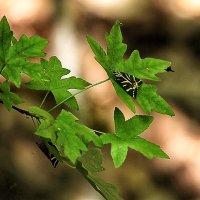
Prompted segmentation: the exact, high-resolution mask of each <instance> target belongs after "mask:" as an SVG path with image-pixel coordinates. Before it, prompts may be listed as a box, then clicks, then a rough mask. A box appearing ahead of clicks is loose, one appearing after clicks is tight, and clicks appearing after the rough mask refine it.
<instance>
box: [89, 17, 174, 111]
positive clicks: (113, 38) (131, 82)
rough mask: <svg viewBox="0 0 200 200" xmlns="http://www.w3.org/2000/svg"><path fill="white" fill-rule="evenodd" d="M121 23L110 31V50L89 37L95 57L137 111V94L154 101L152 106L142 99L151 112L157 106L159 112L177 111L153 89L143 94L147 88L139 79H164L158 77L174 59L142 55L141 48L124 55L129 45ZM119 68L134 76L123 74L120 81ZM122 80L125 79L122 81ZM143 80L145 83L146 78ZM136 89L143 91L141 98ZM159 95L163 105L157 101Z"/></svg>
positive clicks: (116, 89) (120, 70) (115, 86)
mask: <svg viewBox="0 0 200 200" xmlns="http://www.w3.org/2000/svg"><path fill="white" fill-rule="evenodd" d="M120 25H121V24H120V22H119V21H116V22H115V24H114V25H113V27H112V29H111V31H110V33H108V34H106V44H107V52H105V51H104V50H103V48H102V47H101V46H100V45H99V44H98V42H96V41H95V40H94V39H93V38H91V37H89V36H88V37H87V39H88V43H89V45H90V47H91V49H92V50H93V52H94V54H95V59H96V60H97V62H99V64H101V65H102V67H103V68H104V69H105V71H106V72H107V74H108V76H109V78H110V81H111V82H112V84H113V86H114V88H115V91H116V93H117V95H118V96H119V97H120V98H121V100H122V101H123V102H124V103H125V104H126V105H127V106H128V108H129V109H130V110H131V111H133V112H135V105H134V103H133V98H136V100H137V99H138V101H140V102H141V99H145V98H147V99H149V100H150V99H151V101H152V103H151V104H149V106H148V108H146V109H145V108H144V106H143V105H142V103H139V104H140V106H141V108H142V109H143V111H144V112H146V113H147V114H150V112H148V111H149V110H150V111H152V110H154V111H156V112H159V113H163V114H168V115H174V113H173V111H172V109H171V108H170V106H169V105H168V104H167V102H166V101H164V99H162V98H161V97H160V96H159V95H157V94H156V93H155V92H154V91H153V90H150V91H149V93H145V94H144V95H143V90H142V89H141V87H139V85H138V82H139V81H140V82H141V80H140V79H142V81H143V79H147V80H153V81H159V80H160V79H159V78H158V77H157V74H158V73H161V72H166V71H167V70H166V69H168V68H169V66H170V65H171V63H170V62H168V61H165V60H160V59H155V58H144V59H142V58H141V57H140V55H139V52H138V51H137V50H134V51H133V52H132V54H131V55H130V57H129V58H128V59H124V58H123V56H124V53H125V51H126V48H127V47H126V44H124V43H123V42H122V39H123V38H122V33H121V29H120ZM117 72H120V73H124V76H125V75H128V76H129V77H130V78H129V79H127V77H125V78H124V77H121V79H120V78H119V79H118V81H117V80H116V75H115V74H116V73H117ZM136 80H137V81H136ZM119 81H121V84H120V83H119ZM140 84H142V82H141V83H140ZM143 88H144V87H143ZM135 90H137V91H138V92H140V98H137V96H136V95H137V91H135ZM140 90H142V91H140ZM128 91H133V95H130V93H128ZM147 96H148V97H147ZM152 96H154V98H151V97H152ZM139 99H140V100H139ZM158 99H159V102H160V103H161V105H158V104H157V103H158ZM163 105H164V106H163ZM161 107H162V108H164V110H161Z"/></svg>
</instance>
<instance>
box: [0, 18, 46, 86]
mask: <svg viewBox="0 0 200 200" xmlns="http://www.w3.org/2000/svg"><path fill="white" fill-rule="evenodd" d="M46 45H47V40H45V39H43V38H41V37H39V36H32V37H30V38H28V37H27V36H26V35H22V36H21V37H20V39H19V41H17V40H16V39H15V38H14V37H13V33H12V31H11V30H10V26H9V24H8V21H7V19H6V17H3V18H2V20H1V21H0V72H1V74H2V75H3V76H4V77H5V78H6V79H7V80H10V81H12V82H13V83H14V84H15V85H16V86H17V87H19V86H20V84H21V73H26V74H28V75H29V76H30V77H32V76H40V64H37V63H32V62H30V61H28V60H27V59H28V58H34V57H43V56H45V53H44V52H43V50H44V49H45V47H46Z"/></svg>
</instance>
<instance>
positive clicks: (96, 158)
mask: <svg viewBox="0 0 200 200" xmlns="http://www.w3.org/2000/svg"><path fill="white" fill-rule="evenodd" d="M79 161H80V162H81V163H82V166H83V167H84V168H85V169H86V170H87V171H89V172H90V173H96V172H101V171H103V170H104V168H103V166H102V161H103V157H102V153H101V150H100V149H97V148H90V149H89V151H87V152H84V153H83V155H82V156H81V157H80V158H79Z"/></svg>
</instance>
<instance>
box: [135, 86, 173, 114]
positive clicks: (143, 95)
mask: <svg viewBox="0 0 200 200" xmlns="http://www.w3.org/2000/svg"><path fill="white" fill-rule="evenodd" d="M156 91H157V88H156V86H153V85H150V84H143V85H142V86H141V87H140V89H139V90H138V95H137V97H136V100H137V102H138V104H139V105H140V106H141V108H142V110H143V111H144V112H145V113H147V114H150V113H151V111H152V110H154V111H156V112H158V113H162V114H167V115H170V116H174V115H175V114H174V112H173V110H172V109H171V108H170V106H169V105H168V103H167V102H166V101H165V100H164V99H163V98H162V97H161V96H159V95H157V93H156Z"/></svg>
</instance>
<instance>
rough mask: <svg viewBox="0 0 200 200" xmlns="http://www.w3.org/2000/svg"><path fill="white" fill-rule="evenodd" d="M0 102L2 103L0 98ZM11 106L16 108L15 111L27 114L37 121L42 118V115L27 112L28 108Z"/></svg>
mask: <svg viewBox="0 0 200 200" xmlns="http://www.w3.org/2000/svg"><path fill="white" fill-rule="evenodd" d="M0 103H1V104H3V101H2V100H0ZM12 108H13V109H14V110H16V111H17V112H19V113H21V114H22V115H26V116H29V117H31V118H35V119H37V120H38V121H40V119H42V116H38V115H35V114H34V113H31V112H29V111H28V110H24V109H21V108H18V107H16V106H12Z"/></svg>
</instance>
